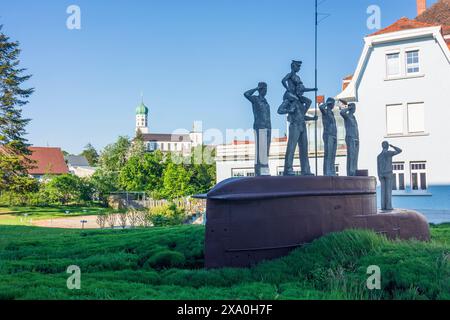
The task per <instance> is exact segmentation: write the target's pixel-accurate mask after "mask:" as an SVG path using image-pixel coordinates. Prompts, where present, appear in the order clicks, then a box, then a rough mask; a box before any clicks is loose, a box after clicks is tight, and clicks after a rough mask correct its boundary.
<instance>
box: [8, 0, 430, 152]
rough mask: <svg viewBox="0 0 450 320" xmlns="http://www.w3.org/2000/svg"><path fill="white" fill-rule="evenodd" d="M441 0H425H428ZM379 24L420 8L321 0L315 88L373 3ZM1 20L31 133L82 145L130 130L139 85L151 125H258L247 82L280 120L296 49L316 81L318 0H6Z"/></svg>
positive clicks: (356, 43) (344, 52)
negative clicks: (12, 44)
mask: <svg viewBox="0 0 450 320" xmlns="http://www.w3.org/2000/svg"><path fill="white" fill-rule="evenodd" d="M434 2H436V1H432V0H428V4H429V5H431V4H432V3H434ZM72 4H75V5H78V6H79V7H80V8H81V14H82V16H81V27H82V28H81V30H69V29H67V28H66V19H67V17H68V14H67V13H66V9H67V7H68V6H69V5H72ZM373 4H374V5H378V6H380V8H381V14H382V15H381V19H382V20H381V21H382V27H385V26H387V25H389V24H391V23H393V22H394V21H396V20H397V19H399V18H400V17H402V16H406V17H410V18H414V17H415V16H416V14H415V13H416V1H415V0H396V1H392V0H379V1H375V0H326V1H325V2H323V3H322V5H321V7H320V11H322V12H326V13H330V14H331V16H330V17H329V18H328V19H326V20H325V21H323V22H322V24H321V25H320V29H319V36H320V39H319V89H320V93H321V94H325V95H327V96H328V95H330V96H334V95H336V94H337V93H339V90H340V87H341V79H342V78H343V77H344V76H346V75H348V74H351V73H353V71H354V69H355V67H356V63H357V61H358V58H359V55H360V53H361V50H362V47H363V37H364V36H365V35H367V34H370V33H372V32H373V30H369V29H368V28H367V26H366V21H367V19H368V16H369V15H368V14H367V13H366V10H367V8H368V6H370V5H373ZM0 24H3V25H4V29H3V31H4V32H5V33H6V34H8V35H9V36H10V37H11V38H12V39H13V40H18V41H20V43H21V47H22V50H23V52H22V56H21V60H22V66H23V67H25V68H28V71H29V72H30V73H31V74H33V78H32V80H30V82H29V85H30V86H33V87H35V88H36V93H35V94H34V95H33V96H32V98H31V99H30V104H29V105H27V106H26V108H25V110H24V114H25V116H27V117H29V118H31V119H32V122H31V124H30V126H29V127H28V132H29V135H28V139H29V141H30V142H31V143H33V144H34V145H37V146H46V145H49V146H58V147H62V148H63V149H64V150H67V151H69V152H72V153H78V152H80V151H81V150H82V148H83V146H84V145H85V144H87V143H88V142H91V143H92V144H93V145H94V146H95V147H97V148H102V147H104V146H105V145H106V144H108V143H111V142H113V141H115V139H116V138H117V136H118V135H128V136H131V135H132V134H133V131H134V119H135V118H134V117H135V114H134V110H135V108H136V106H137V104H138V103H139V102H140V94H141V92H143V93H144V97H145V103H146V105H147V106H148V107H149V109H150V121H149V126H150V131H151V132H155V133H165V132H172V131H173V130H175V129H178V128H186V129H190V128H191V126H192V123H193V121H195V120H201V121H203V128H204V129H208V128H217V129H220V130H222V131H225V129H228V128H251V127H252V121H253V120H252V112H251V107H250V105H249V103H248V101H246V100H245V99H244V98H243V95H242V93H243V92H244V91H245V90H247V89H250V88H253V87H255V86H256V85H257V83H258V82H259V81H266V82H267V83H268V85H269V93H268V100H269V103H270V104H271V106H272V118H273V120H272V121H273V127H274V128H278V129H280V130H281V132H282V133H284V131H285V127H286V125H285V119H284V118H283V117H280V116H278V115H277V114H276V109H277V108H278V106H279V105H280V104H281V100H282V96H283V93H284V92H283V88H282V86H281V79H282V78H283V76H284V75H285V74H286V73H287V72H289V69H290V61H291V59H301V60H303V61H304V68H303V70H302V74H301V76H302V78H303V81H304V82H305V84H306V85H307V86H311V87H312V86H313V84H314V0H145V1H144V0H140V1H138V0H127V1H125V0H115V1H107V0H95V1H93V0H71V1H64V0H52V1H50V0H42V1H33V0H14V1H13V0H5V1H2V2H0Z"/></svg>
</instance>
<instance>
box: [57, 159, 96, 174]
mask: <svg viewBox="0 0 450 320" xmlns="http://www.w3.org/2000/svg"><path fill="white" fill-rule="evenodd" d="M64 160H65V161H66V163H67V166H68V167H69V172H70V173H71V174H73V175H76V176H78V177H80V178H88V177H91V176H92V175H93V174H94V173H95V171H96V170H97V169H96V168H94V167H91V166H90V165H89V162H88V161H87V159H86V157H84V156H74V155H67V156H65V157H64Z"/></svg>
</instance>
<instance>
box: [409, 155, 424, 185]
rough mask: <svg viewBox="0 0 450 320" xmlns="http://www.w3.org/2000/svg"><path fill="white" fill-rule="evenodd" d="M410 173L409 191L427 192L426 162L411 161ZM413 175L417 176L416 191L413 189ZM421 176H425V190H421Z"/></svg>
mask: <svg viewBox="0 0 450 320" xmlns="http://www.w3.org/2000/svg"><path fill="white" fill-rule="evenodd" d="M409 166H410V172H411V190H412V191H427V190H428V174H427V162H426V161H411V162H410V164H409ZM414 174H416V175H417V189H414V179H413V176H414ZM423 175H425V189H424V188H422V184H423V181H422V179H423Z"/></svg>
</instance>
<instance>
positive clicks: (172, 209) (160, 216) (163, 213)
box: [148, 203, 186, 227]
mask: <svg viewBox="0 0 450 320" xmlns="http://www.w3.org/2000/svg"><path fill="white" fill-rule="evenodd" d="M148 218H149V219H150V221H151V222H152V224H153V226H155V227H168V226H176V225H181V224H183V222H184V221H185V219H186V212H185V211H184V210H182V209H179V208H177V206H176V205H175V204H174V203H170V204H166V205H162V206H159V207H154V208H152V209H150V214H149V216H148Z"/></svg>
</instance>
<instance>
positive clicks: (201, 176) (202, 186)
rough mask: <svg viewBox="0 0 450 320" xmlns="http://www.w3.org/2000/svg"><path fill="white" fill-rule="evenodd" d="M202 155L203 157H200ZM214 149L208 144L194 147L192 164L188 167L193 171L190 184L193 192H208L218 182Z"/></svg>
mask: <svg viewBox="0 0 450 320" xmlns="http://www.w3.org/2000/svg"><path fill="white" fill-rule="evenodd" d="M199 155H201V159H199V158H200V157H199ZM214 157H215V152H214V149H211V148H210V147H207V146H198V147H196V148H194V150H193V152H192V156H191V165H190V166H189V167H188V170H189V172H190V173H191V180H190V184H191V186H192V192H193V193H196V194H197V193H207V192H208V191H209V190H211V189H212V188H213V187H214V185H215V184H216V166H215V163H214V161H211V160H212V159H214Z"/></svg>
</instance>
